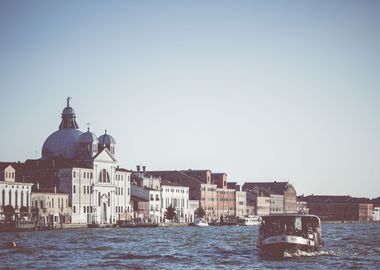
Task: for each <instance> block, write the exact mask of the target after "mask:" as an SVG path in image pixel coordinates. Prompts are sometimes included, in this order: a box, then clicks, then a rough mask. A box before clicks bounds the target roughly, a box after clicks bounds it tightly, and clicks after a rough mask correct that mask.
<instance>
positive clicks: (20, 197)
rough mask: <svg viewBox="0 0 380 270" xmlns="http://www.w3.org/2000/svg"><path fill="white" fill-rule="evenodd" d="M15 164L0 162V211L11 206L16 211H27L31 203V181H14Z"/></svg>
mask: <svg viewBox="0 0 380 270" xmlns="http://www.w3.org/2000/svg"><path fill="white" fill-rule="evenodd" d="M15 167H16V166H15V165H11V164H10V163H6V162H0V212H2V211H3V210H4V207H5V206H8V205H9V206H12V207H13V209H14V210H15V211H16V212H20V210H22V211H25V210H26V211H28V210H29V208H30V205H31V192H32V186H33V183H26V182H21V181H20V180H19V179H17V180H18V181H16V169H15Z"/></svg>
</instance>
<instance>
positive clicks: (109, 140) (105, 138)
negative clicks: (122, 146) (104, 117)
mask: <svg viewBox="0 0 380 270" xmlns="http://www.w3.org/2000/svg"><path fill="white" fill-rule="evenodd" d="M98 140H99V144H103V145H109V144H116V141H115V139H114V138H113V137H112V136H111V135H109V134H107V130H106V131H105V133H104V134H103V135H102V136H100V137H99V138H98Z"/></svg>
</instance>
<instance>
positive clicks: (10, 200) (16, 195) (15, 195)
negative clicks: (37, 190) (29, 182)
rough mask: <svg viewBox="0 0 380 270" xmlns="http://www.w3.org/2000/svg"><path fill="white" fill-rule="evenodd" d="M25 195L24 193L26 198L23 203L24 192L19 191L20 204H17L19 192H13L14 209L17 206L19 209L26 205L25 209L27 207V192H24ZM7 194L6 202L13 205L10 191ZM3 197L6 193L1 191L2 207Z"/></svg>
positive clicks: (4, 201)
mask: <svg viewBox="0 0 380 270" xmlns="http://www.w3.org/2000/svg"><path fill="white" fill-rule="evenodd" d="M25 193H26V198H25V199H26V202H25V203H24V197H25V195H24V191H23V190H21V192H20V204H19V191H18V190H15V191H14V201H15V204H14V206H15V208H18V207H19V206H20V207H21V206H25V204H26V206H27V207H29V192H25ZM7 194H8V201H7V203H8V205H13V204H12V196H13V193H12V191H11V190H9V191H8V192H7ZM5 195H6V192H5V190H4V189H3V191H2V192H1V204H2V205H3V206H5V205H6V200H5Z"/></svg>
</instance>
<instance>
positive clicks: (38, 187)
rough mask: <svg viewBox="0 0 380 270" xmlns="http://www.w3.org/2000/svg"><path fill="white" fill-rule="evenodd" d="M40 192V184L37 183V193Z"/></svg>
mask: <svg viewBox="0 0 380 270" xmlns="http://www.w3.org/2000/svg"><path fill="white" fill-rule="evenodd" d="M38 190H40V182H37V191H38Z"/></svg>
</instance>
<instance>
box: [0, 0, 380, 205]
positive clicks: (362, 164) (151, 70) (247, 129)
mask: <svg viewBox="0 0 380 270" xmlns="http://www.w3.org/2000/svg"><path fill="white" fill-rule="evenodd" d="M379 12H380V2H378V1H360V2H359V1H307V2H305V1H283V2H276V3H275V2H272V1H191V2H185V1H181V2H176V1H160V2H158V1H157V2H156V1H144V2H132V1H110V2H101V1H80V2H74V1H72V2H69V1H67V2H63V1H62V2H51V1H38V2H22V1H1V2H0V37H1V42H0V59H1V61H0V95H1V99H0V121H1V123H2V128H1V133H0V139H1V142H2V144H1V152H0V161H25V160H26V159H30V158H39V157H41V148H42V145H43V143H44V141H45V139H46V138H47V137H48V136H49V135H50V134H51V133H53V132H54V131H56V130H57V129H58V126H59V123H60V120H61V118H60V117H61V113H62V110H63V108H64V107H65V106H66V98H67V97H68V96H70V97H72V100H71V102H70V104H71V106H72V107H73V108H74V110H75V112H76V116H77V118H76V120H77V122H78V124H79V127H80V130H81V131H86V129H87V125H86V123H87V122H90V123H91V125H90V129H91V131H92V132H94V133H95V134H96V135H97V136H100V135H102V134H103V133H104V130H105V129H107V131H108V133H109V134H111V135H112V136H113V137H114V138H115V140H116V143H117V144H116V158H117V160H118V164H119V165H120V166H122V167H125V168H130V169H132V168H133V169H134V168H135V166H136V165H137V164H141V165H146V166H147V169H148V170H169V169H170V170H185V169H210V170H212V171H213V172H226V173H227V174H228V176H229V177H228V179H229V181H237V182H240V183H243V182H249V181H289V182H290V183H292V184H294V186H295V188H296V190H297V193H298V194H303V193H304V194H305V195H308V194H326V195H351V196H358V197H363V196H365V197H371V198H373V197H378V196H380V194H379V190H380V166H379V164H380V91H379V85H380V84H379V82H380V69H379V63H380V50H379V48H380V16H378V14H380V13H379Z"/></svg>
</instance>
